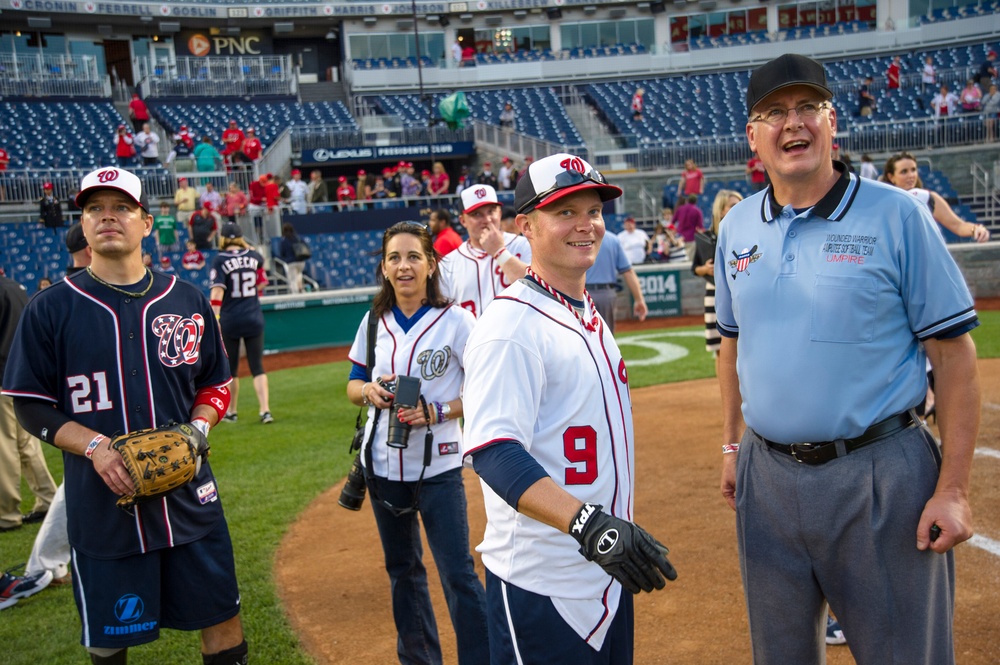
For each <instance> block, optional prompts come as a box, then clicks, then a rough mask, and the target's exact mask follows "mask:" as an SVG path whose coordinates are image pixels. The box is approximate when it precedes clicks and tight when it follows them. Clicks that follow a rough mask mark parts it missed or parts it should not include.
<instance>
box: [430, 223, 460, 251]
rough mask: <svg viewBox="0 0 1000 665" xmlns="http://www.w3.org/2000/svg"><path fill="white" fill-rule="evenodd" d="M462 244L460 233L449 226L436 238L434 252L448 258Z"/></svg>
mask: <svg viewBox="0 0 1000 665" xmlns="http://www.w3.org/2000/svg"><path fill="white" fill-rule="evenodd" d="M462 242H463V241H462V236H460V235H458V231H456V230H455V229H453V228H451V227H450V226H448V227H446V228H445V229H444V230H442V231H441V232H440V233H438V234H437V235H436V236H435V237H434V251H435V252H437V253H438V255H439V256H442V257H443V256H447V255H448V254H449V253H451V252H454V251H455V250H456V249H458V247H459V246H460V245H461V244H462Z"/></svg>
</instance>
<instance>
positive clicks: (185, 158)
mask: <svg viewBox="0 0 1000 665" xmlns="http://www.w3.org/2000/svg"><path fill="white" fill-rule="evenodd" d="M182 128H183V126H182ZM189 141H190V143H189ZM193 145H194V142H193V141H192V139H191V136H190V135H187V136H183V135H181V134H174V145H173V147H172V148H171V149H170V153H169V154H168V155H167V159H166V163H167V164H172V163H173V162H174V160H177V170H178V171H187V170H190V169H191V168H192V166H193V164H192V163H191V155H192V152H193V150H192V146H193Z"/></svg>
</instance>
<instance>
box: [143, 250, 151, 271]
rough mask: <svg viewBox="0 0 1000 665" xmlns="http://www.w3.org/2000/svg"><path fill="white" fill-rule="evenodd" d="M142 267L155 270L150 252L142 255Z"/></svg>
mask: <svg viewBox="0 0 1000 665" xmlns="http://www.w3.org/2000/svg"><path fill="white" fill-rule="evenodd" d="M142 265H144V266H146V267H147V268H148V269H150V270H152V269H153V255H152V254H150V253H149V252H143V253H142Z"/></svg>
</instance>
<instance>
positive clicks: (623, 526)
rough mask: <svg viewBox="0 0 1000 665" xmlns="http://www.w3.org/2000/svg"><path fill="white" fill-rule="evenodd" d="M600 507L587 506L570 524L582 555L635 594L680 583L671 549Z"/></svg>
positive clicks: (637, 527) (641, 529)
mask: <svg viewBox="0 0 1000 665" xmlns="http://www.w3.org/2000/svg"><path fill="white" fill-rule="evenodd" d="M602 508H603V506H601V505H599V504H596V503H585V504H583V507H582V508H580V512H578V513H577V514H576V517H574V518H573V521H572V522H571V523H570V528H569V533H570V535H571V536H573V537H574V538H576V539H577V541H578V542H579V543H580V554H582V555H583V556H584V557H585V558H586V559H587V560H588V561H593V562H594V563H596V564H597V565H599V566H600V567H601V568H603V569H604V572H606V573H607V574H608V575H611V576H612V577H613V578H615V579H616V580H618V581H619V582H621V584H622V586H623V587H625V589H627V590H628V591H630V592H631V593H639V591H652V590H653V589H662V588H663V587H664V586H666V582H665V581H664V579H663V578H664V577H666V579H668V580H675V579H677V571H676V570H674V567H673V566H672V565H671V564H670V561H668V560H667V553H668V550H667V548H666V547H665V546H664V545H663V544H662V543H660V542H659V541H658V540H656V538H653V537H652V536H651V535H649V534H648V533H646V531H645V530H644V529H643V528H642V527H640V526H639V525H637V524H633V523H632V522H626V521H625V520H623V519H619V518H617V517H612V516H611V515H608V514H607V513H605V512H603V511H602V510H601V509H602Z"/></svg>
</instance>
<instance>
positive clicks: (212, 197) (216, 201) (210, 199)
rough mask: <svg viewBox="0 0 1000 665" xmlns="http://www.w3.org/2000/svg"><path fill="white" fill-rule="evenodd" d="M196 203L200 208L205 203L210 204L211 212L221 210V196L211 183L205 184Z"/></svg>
mask: <svg viewBox="0 0 1000 665" xmlns="http://www.w3.org/2000/svg"><path fill="white" fill-rule="evenodd" d="M198 203H199V205H202V206H204V205H205V204H206V203H211V204H212V210H222V194H219V192H217V191H216V190H215V186H214V185H213V184H212V183H210V182H206V183H205V191H203V192H202V193H201V196H199V197H198Z"/></svg>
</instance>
